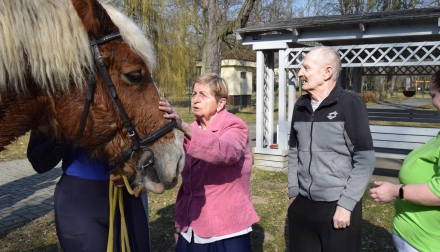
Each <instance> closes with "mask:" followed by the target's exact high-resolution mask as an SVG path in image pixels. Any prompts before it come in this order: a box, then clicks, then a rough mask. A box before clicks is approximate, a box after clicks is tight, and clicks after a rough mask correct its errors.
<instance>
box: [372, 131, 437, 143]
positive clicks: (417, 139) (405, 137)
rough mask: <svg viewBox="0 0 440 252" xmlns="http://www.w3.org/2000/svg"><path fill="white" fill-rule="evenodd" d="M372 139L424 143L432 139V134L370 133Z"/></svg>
mask: <svg viewBox="0 0 440 252" xmlns="http://www.w3.org/2000/svg"><path fill="white" fill-rule="evenodd" d="M371 136H372V137H373V139H374V140H378V141H391V142H396V143H401V144H405V143H422V144H423V143H426V142H428V141H429V140H431V139H432V136H415V135H398V134H381V133H371Z"/></svg>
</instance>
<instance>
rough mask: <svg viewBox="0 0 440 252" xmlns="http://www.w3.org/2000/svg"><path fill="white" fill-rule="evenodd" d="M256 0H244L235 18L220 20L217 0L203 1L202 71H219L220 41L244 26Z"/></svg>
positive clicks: (220, 59) (220, 57)
mask: <svg viewBox="0 0 440 252" xmlns="http://www.w3.org/2000/svg"><path fill="white" fill-rule="evenodd" d="M255 1H256V0H246V2H245V3H244V4H243V6H242V7H241V10H240V13H239V14H238V17H237V18H236V19H235V20H232V21H224V20H221V14H220V9H219V7H218V6H219V5H218V2H217V0H204V1H203V17H204V20H205V43H204V46H203V48H204V50H203V58H202V61H203V62H202V73H216V74H218V75H220V73H221V61H222V54H221V43H222V41H223V40H224V38H225V37H226V36H228V35H230V34H233V32H234V30H235V29H237V28H243V27H245V26H246V24H247V22H248V20H249V15H250V13H251V11H252V9H253V7H254V3H255Z"/></svg>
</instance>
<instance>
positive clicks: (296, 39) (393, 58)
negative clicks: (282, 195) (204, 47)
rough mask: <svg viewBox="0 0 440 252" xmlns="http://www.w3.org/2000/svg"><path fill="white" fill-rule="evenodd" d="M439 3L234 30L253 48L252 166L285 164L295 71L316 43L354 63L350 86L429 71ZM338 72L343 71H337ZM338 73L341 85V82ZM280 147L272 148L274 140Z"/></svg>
mask: <svg viewBox="0 0 440 252" xmlns="http://www.w3.org/2000/svg"><path fill="white" fill-rule="evenodd" d="M439 17H440V8H429V9H412V10H401V11H389V12H375V13H363V14H353V15H342V16H322V17H306V18H295V19H292V20H286V21H280V22H277V23H272V24H266V25H263V26H258V27H247V28H242V29H238V30H236V35H237V38H238V39H239V40H242V41H243V45H252V47H253V49H254V50H255V51H256V53H257V72H256V75H257V76H256V79H257V83H256V85H257V90H256V92H257V106H256V114H257V125H256V147H255V148H254V150H253V151H254V165H255V166H257V167H260V168H263V169H278V170H283V169H286V168H287V152H288V137H287V136H288V129H289V128H290V122H289V120H290V118H291V115H292V111H293V106H294V103H295V101H296V98H295V97H296V94H295V87H297V86H298V85H299V84H298V81H299V80H298V78H297V73H298V71H299V69H300V68H301V63H302V60H303V58H304V56H305V54H306V53H307V52H309V51H310V50H311V47H312V46H315V45H326V46H331V47H333V48H334V49H336V50H337V51H338V52H339V54H340V56H341V60H342V67H343V72H344V68H348V67H350V68H354V69H353V71H354V74H353V83H354V90H355V91H358V92H360V91H361V90H360V89H361V77H362V75H411V74H433V73H434V71H435V69H436V68H437V66H439V65H440V27H439V25H440V19H439ZM276 56H278V59H277V60H278V68H279V78H278V85H279V89H278V90H279V91H278V98H277V99H278V121H275V120H274V101H275V99H276V97H275V96H274V86H275V83H274V82H275V81H274V69H275V60H276ZM341 77H344V74H343V73H341ZM342 80H345V78H340V81H339V82H340V84H342V85H343V83H341V82H342ZM277 126H278V131H277V132H276V133H277V135H278V137H277V139H278V142H277V144H278V148H277V149H272V148H270V147H271V146H272V145H273V144H275V143H276V139H275V137H274V133H275V131H276V128H277Z"/></svg>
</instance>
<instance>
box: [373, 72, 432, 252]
mask: <svg viewBox="0 0 440 252" xmlns="http://www.w3.org/2000/svg"><path fill="white" fill-rule="evenodd" d="M429 95H430V96H431V98H432V105H434V107H435V108H437V110H438V111H439V113H440V71H437V72H436V73H435V74H434V75H433V76H432V77H431V82H430V86H429ZM439 167H440V133H439V134H438V135H437V136H436V137H434V138H433V139H431V140H430V141H428V142H427V143H425V144H424V145H422V146H420V147H418V148H416V149H415V150H413V151H412V152H411V153H409V154H408V156H407V157H406V158H405V160H404V162H403V164H402V168H401V170H400V172H399V181H400V184H397V185H396V184H392V183H388V182H384V181H375V182H374V183H375V185H376V186H377V187H376V188H372V189H370V196H371V197H372V198H373V199H374V200H375V201H376V202H381V203H384V202H390V201H392V200H394V199H396V200H395V201H394V207H395V209H396V213H395V215H394V218H393V226H392V236H393V241H394V244H395V246H396V249H397V251H399V252H400V251H405V252H407V251H440V169H439Z"/></svg>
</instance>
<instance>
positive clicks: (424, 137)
mask: <svg viewBox="0 0 440 252" xmlns="http://www.w3.org/2000/svg"><path fill="white" fill-rule="evenodd" d="M370 130H371V136H372V137H373V146H374V147H375V148H384V149H398V150H407V151H408V153H409V152H410V151H411V150H413V149H415V148H417V147H419V146H420V145H423V144H424V143H426V142H428V141H429V140H431V139H432V138H433V137H434V136H436V135H437V133H438V132H439V129H438V128H419V127H404V126H386V125H370Z"/></svg>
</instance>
